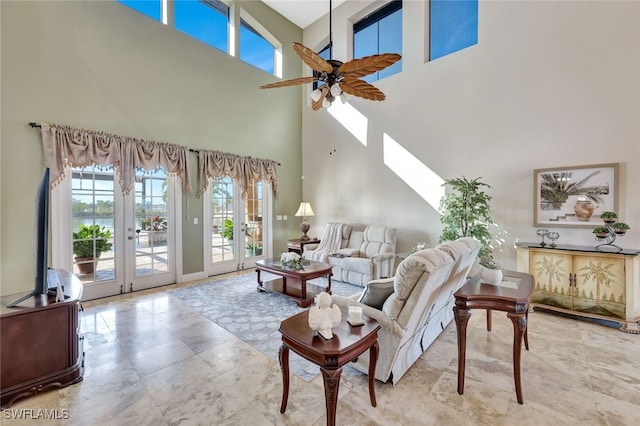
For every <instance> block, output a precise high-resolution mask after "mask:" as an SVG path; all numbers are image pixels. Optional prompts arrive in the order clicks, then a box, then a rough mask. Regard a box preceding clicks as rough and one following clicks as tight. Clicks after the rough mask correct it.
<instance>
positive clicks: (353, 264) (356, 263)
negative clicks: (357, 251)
mask: <svg viewBox="0 0 640 426" xmlns="http://www.w3.org/2000/svg"><path fill="white" fill-rule="evenodd" d="M340 266H342V269H346V270H348V271H353V272H359V273H361V274H368V275H371V274H372V272H373V263H371V261H370V260H369V259H366V258H363V257H345V258H343V259H342V262H340Z"/></svg>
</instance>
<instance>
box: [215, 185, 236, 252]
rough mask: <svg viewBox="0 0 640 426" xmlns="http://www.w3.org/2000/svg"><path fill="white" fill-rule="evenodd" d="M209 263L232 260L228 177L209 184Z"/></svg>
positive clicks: (231, 211) (231, 217)
mask: <svg viewBox="0 0 640 426" xmlns="http://www.w3.org/2000/svg"><path fill="white" fill-rule="evenodd" d="M211 215H212V217H211V261H212V263H217V262H224V261H229V260H234V255H233V181H232V180H231V178H228V177H220V178H214V179H212V182H211Z"/></svg>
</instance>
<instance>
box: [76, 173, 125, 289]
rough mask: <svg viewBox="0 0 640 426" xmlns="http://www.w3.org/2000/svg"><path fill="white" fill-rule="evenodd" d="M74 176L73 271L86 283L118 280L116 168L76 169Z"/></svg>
mask: <svg viewBox="0 0 640 426" xmlns="http://www.w3.org/2000/svg"><path fill="white" fill-rule="evenodd" d="M71 176H72V179H71V202H72V207H71V211H72V232H73V254H74V261H73V272H74V274H76V275H77V276H78V277H80V279H81V280H82V282H83V283H85V284H86V283H91V282H96V281H112V280H115V279H116V270H115V255H116V253H115V235H114V230H115V224H116V219H115V213H114V198H115V196H114V190H115V186H114V179H113V168H112V167H110V166H108V167H85V168H82V169H79V168H74V169H72V172H71Z"/></svg>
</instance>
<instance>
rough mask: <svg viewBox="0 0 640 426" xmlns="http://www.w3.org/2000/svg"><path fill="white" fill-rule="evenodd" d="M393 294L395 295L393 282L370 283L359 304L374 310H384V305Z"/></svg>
mask: <svg viewBox="0 0 640 426" xmlns="http://www.w3.org/2000/svg"><path fill="white" fill-rule="evenodd" d="M391 293H393V280H381V281H377V280H376V281H370V282H369V283H368V284H367V287H366V288H365V289H364V291H363V292H362V295H361V296H360V298H359V299H358V302H360V303H364V304H365V305H368V306H371V307H372V308H376V309H382V305H383V304H384V302H385V300H387V298H388V297H389V296H390V295H391Z"/></svg>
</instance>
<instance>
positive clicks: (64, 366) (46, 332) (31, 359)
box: [0, 270, 84, 408]
mask: <svg viewBox="0 0 640 426" xmlns="http://www.w3.org/2000/svg"><path fill="white" fill-rule="evenodd" d="M59 273H60V278H61V280H62V284H63V286H64V293H65V300H64V301H61V302H56V296H55V295H51V294H50V295H38V296H32V297H31V298H29V299H27V300H25V301H24V302H23V303H21V304H20V305H18V306H17V307H14V308H8V307H7V305H8V304H10V303H11V302H13V301H15V300H17V299H19V298H20V296H22V295H23V294H24V293H23V294H14V295H9V296H3V297H2V298H1V299H0V376H1V377H0V385H1V386H2V389H1V391H0V399H1V403H2V408H7V407H10V406H11V405H12V404H13V403H14V402H15V401H16V400H18V399H21V398H24V397H28V396H31V395H35V394H37V393H39V392H42V391H44V390H48V389H51V388H62V387H65V386H68V385H71V384H73V383H77V382H79V381H81V380H82V375H83V371H84V352H83V347H82V337H81V336H80V335H79V309H80V299H81V297H82V283H81V282H80V280H78V278H77V277H75V276H74V275H73V274H71V273H70V272H67V271H62V270H60V271H59Z"/></svg>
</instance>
